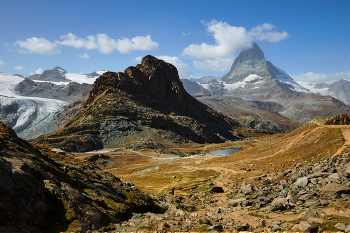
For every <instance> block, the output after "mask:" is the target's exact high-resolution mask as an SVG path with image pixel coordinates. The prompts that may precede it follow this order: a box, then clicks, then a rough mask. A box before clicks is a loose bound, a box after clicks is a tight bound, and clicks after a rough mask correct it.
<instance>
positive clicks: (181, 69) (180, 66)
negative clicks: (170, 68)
mask: <svg viewBox="0 0 350 233" xmlns="http://www.w3.org/2000/svg"><path fill="white" fill-rule="evenodd" d="M157 58H159V59H161V60H164V61H166V62H168V63H171V64H173V65H174V66H175V67H176V69H177V72H178V73H179V77H180V78H181V79H182V78H188V77H189V76H190V75H191V74H192V71H191V69H190V67H189V66H188V65H187V64H186V63H184V62H183V61H181V60H180V58H178V57H176V56H175V57H170V56H158V57H157Z"/></svg>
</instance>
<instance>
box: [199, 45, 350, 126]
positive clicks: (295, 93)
mask: <svg viewBox="0 0 350 233" xmlns="http://www.w3.org/2000/svg"><path fill="white" fill-rule="evenodd" d="M201 85H202V87H204V88H205V89H207V90H208V91H209V92H210V94H211V95H213V96H216V97H217V96H223V97H227V96H231V97H238V98H241V99H242V100H248V101H265V102H266V101H267V102H275V103H277V104H278V105H281V106H282V107H283V108H281V109H279V110H278V111H277V113H278V114H280V115H282V116H284V117H286V118H288V119H289V120H291V121H294V122H297V123H303V122H308V121H310V120H311V119H313V118H315V117H329V116H332V115H337V114H341V113H345V114H349V113H350V108H349V106H347V105H346V104H344V103H343V102H342V100H344V101H345V103H348V97H347V94H346V93H347V90H348V87H349V84H348V82H347V81H345V80H343V81H339V82H336V83H334V84H332V85H331V84H317V85H314V84H307V83H303V85H301V84H299V83H297V82H295V81H294V80H293V79H292V78H291V77H290V76H289V75H288V74H287V73H286V72H284V71H283V70H281V69H280V68H278V67H276V66H274V65H273V64H272V63H271V62H269V61H266V60H265V56H264V53H263V51H262V50H261V49H260V47H259V46H258V45H257V44H256V43H254V44H253V46H252V47H251V48H248V49H245V50H243V51H242V52H241V53H240V54H239V56H238V57H237V58H236V59H235V61H234V63H233V64H232V67H231V70H230V71H229V72H228V73H227V74H226V75H224V76H222V77H220V78H218V79H214V80H212V81H210V82H209V83H207V82H204V83H201ZM308 87H309V88H310V90H309V89H307V88H308ZM318 90H319V91H318ZM201 92H203V91H201ZM321 94H322V95H321ZM330 95H331V96H330ZM339 99H340V100H339ZM227 108H230V106H228V107H227ZM255 120H258V119H255ZM259 123H261V124H264V120H262V121H261V122H259ZM273 124H275V125H277V124H279V123H278V122H274V123H273Z"/></svg>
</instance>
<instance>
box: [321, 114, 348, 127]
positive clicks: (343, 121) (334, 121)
mask: <svg viewBox="0 0 350 233" xmlns="http://www.w3.org/2000/svg"><path fill="white" fill-rule="evenodd" d="M326 125H350V115H348V114H339V115H337V116H334V117H330V118H328V119H326Z"/></svg>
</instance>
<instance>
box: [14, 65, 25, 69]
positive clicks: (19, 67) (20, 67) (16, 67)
mask: <svg viewBox="0 0 350 233" xmlns="http://www.w3.org/2000/svg"><path fill="white" fill-rule="evenodd" d="M13 68H15V69H16V70H23V68H24V66H14V67H13Z"/></svg>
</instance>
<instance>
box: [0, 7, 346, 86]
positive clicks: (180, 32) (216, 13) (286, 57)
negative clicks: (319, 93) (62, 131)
mask: <svg viewBox="0 0 350 233" xmlns="http://www.w3.org/2000/svg"><path fill="white" fill-rule="evenodd" d="M349 14H350V1H349V0H344V1H342V0H337V1H330V0H329V1H321V0H318V1H312V0H309V1H305V0H302V1H298V0H284V1H280V0H278V1H272V0H264V1H262V0H229V1H220V0H217V1H212V0H211V1H206V0H201V1H197V0H186V1H183V0H174V1H173V0H167V1H164V0H160V1H156V0H153V1H144V0H143V1H138V0H133V1H125V0H122V1H119V0H113V1H109V0H95V1H91V0H83V1H81V0H74V1H67V0H60V1H56V0H50V1H47V0H45V1H39V0H31V1H28V0H11V1H7V0H0V72H2V73H6V74H21V75H23V76H25V77H28V76H29V75H30V74H34V73H41V72H43V71H44V70H49V69H52V68H54V67H55V66H59V67H61V68H63V69H65V70H66V71H68V72H70V73H83V74H88V73H92V72H94V71H98V70H108V71H114V72H123V71H124V70H125V69H126V68H127V67H129V66H135V65H137V64H139V63H140V62H141V59H142V57H144V56H146V55H153V56H156V57H158V58H160V59H163V60H165V61H167V62H170V63H172V64H173V65H175V66H176V67H177V69H178V72H179V76H180V78H191V77H192V78H199V77H202V76H207V75H213V76H215V77H219V76H222V75H225V74H226V73H228V72H229V70H230V68H231V66H232V64H233V62H234V59H235V58H236V57H237V56H238V55H239V53H240V52H241V51H242V50H243V49H245V48H249V47H250V46H251V44H252V43H253V42H254V41H255V42H256V43H257V44H258V45H259V46H260V48H261V49H262V51H263V52H264V54H265V59H266V60H268V61H271V62H272V63H273V64H274V65H275V66H277V67H279V68H280V69H282V70H284V71H285V72H287V73H288V74H289V75H291V76H292V77H293V78H294V79H295V80H296V81H304V82H315V83H318V82H334V81H337V80H340V79H347V80H349V81H350V19H349Z"/></svg>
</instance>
